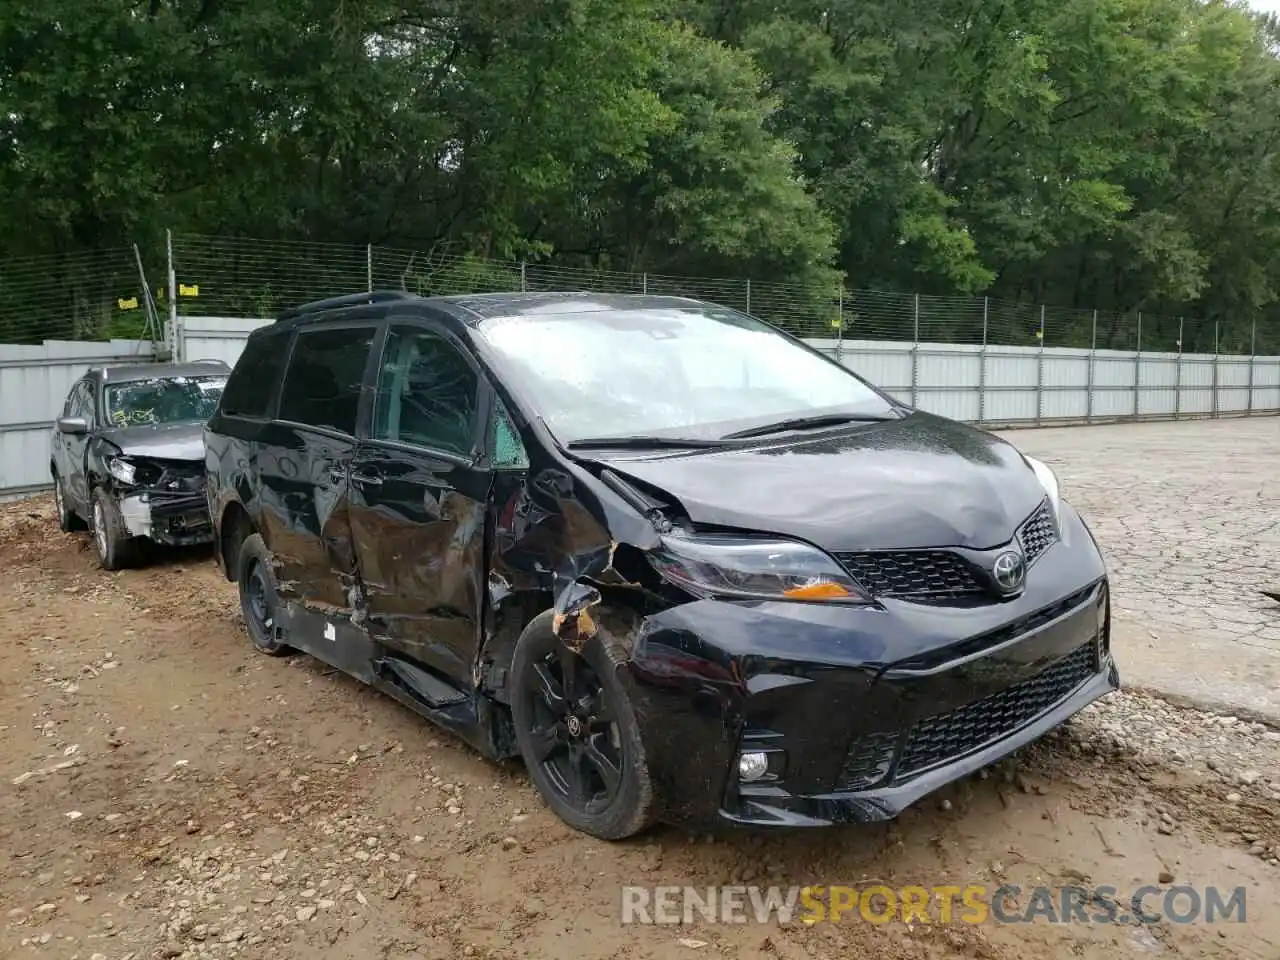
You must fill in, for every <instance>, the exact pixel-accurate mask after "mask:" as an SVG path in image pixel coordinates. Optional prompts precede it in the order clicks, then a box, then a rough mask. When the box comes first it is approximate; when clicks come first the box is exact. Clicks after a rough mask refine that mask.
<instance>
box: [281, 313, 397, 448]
mask: <svg viewBox="0 0 1280 960" xmlns="http://www.w3.org/2000/svg"><path fill="white" fill-rule="evenodd" d="M376 332H377V327H374V326H362V327H339V328H337V329H328V330H304V331H302V332H301V333H299V334H298V341H297V343H295V344H294V347H293V354H292V356H291V357H290V359H289V370H288V372H287V373H286V374H285V378H284V392H283V393H282V394H281V396H280V419H281V420H292V421H293V422H294V423H305V424H307V425H308V426H313V427H327V428H328V429H330V430H339V431H341V432H342V433H351V434H354V433H355V432H356V416H357V414H358V413H359V411H360V386H361V384H362V382H363V381H364V370H365V365H366V364H367V363H368V360H369V351H370V350H371V349H372V348H373V338H374V334H375V333H376Z"/></svg>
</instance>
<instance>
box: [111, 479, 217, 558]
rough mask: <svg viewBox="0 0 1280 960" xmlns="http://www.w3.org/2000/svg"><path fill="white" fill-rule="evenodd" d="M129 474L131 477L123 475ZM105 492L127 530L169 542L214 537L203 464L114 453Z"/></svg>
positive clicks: (182, 543)
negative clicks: (138, 458) (144, 459)
mask: <svg viewBox="0 0 1280 960" xmlns="http://www.w3.org/2000/svg"><path fill="white" fill-rule="evenodd" d="M122 474H123V475H124V476H128V477H129V478H130V479H129V481H128V482H126V480H124V479H122ZM108 475H109V476H110V478H111V479H110V480H109V481H108V483H107V484H106V489H107V491H108V492H109V493H110V494H111V496H112V497H113V498H114V499H115V502H116V507H117V509H118V510H119V513H120V519H121V521H122V523H123V525H124V528H125V530H127V531H128V533H129V535H130V536H133V537H145V538H146V539H148V540H152V541H154V542H156V543H159V544H163V545H165V546H170V547H182V546H192V545H196V544H204V543H212V542H213V526H212V525H211V524H210V522H209V505H208V502H207V501H206V499H205V494H204V471H203V465H202V464H190V463H183V462H174V463H170V464H164V463H159V462H154V461H152V462H139V461H129V460H124V459H122V458H119V457H116V458H113V459H112V461H111V463H110V465H109V466H108Z"/></svg>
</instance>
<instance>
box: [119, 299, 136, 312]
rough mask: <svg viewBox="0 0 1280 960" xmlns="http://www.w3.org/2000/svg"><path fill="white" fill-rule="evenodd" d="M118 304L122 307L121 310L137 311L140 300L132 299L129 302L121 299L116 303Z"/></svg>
mask: <svg viewBox="0 0 1280 960" xmlns="http://www.w3.org/2000/svg"><path fill="white" fill-rule="evenodd" d="M116 304H117V305H118V306H119V307H120V309H121V310H137V309H138V298H137V297H130V298H129V299H128V300H126V299H124V298H123V297H121V298H120V299H119V300H117V301H116Z"/></svg>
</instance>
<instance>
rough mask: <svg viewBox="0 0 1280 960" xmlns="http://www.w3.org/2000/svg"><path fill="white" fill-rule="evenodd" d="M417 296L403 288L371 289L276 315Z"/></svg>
mask: <svg viewBox="0 0 1280 960" xmlns="http://www.w3.org/2000/svg"><path fill="white" fill-rule="evenodd" d="M412 299H416V296H415V295H414V294H412V293H406V292H405V291H403V290H371V291H367V292H364V293H348V294H344V295H343V296H340V297H328V298H326V299H324V300H313V301H311V302H310V303H303V304H299V305H298V306H296V307H290V308H289V309H287V310H285V311H284V312H283V313H281V314H280V315H279V316H278V317H276V319H275V322H276V323H279V322H280V321H282V320H293V319H295V318H296V317H302V316H306V315H307V314H309V313H321V312H323V311H325V310H336V309H338V308H339V307H358V306H360V305H361V304H366V303H384V302H385V301H387V300H412Z"/></svg>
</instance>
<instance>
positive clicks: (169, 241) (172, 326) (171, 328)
mask: <svg viewBox="0 0 1280 960" xmlns="http://www.w3.org/2000/svg"><path fill="white" fill-rule="evenodd" d="M164 251H165V257H166V258H167V260H168V261H169V277H168V280H169V323H168V325H167V327H168V329H167V330H166V331H165V338H164V339H165V343H166V344H167V346H168V348H169V358H170V359H171V360H181V359H182V355H183V353H184V352H185V351H184V350H183V349H182V332H181V331H180V330H179V329H178V273H177V268H176V267H175V266H174V263H173V231H172V230H165V232H164Z"/></svg>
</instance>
